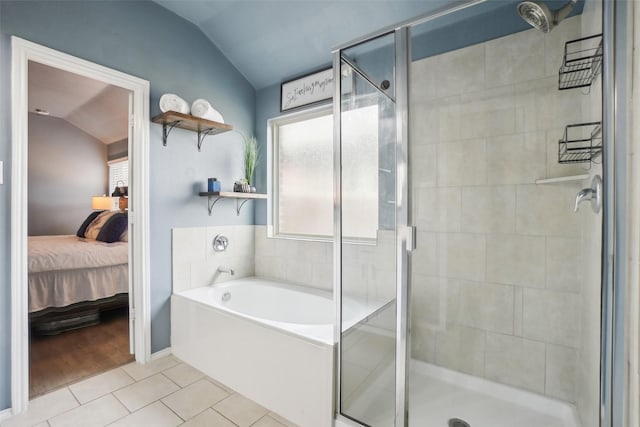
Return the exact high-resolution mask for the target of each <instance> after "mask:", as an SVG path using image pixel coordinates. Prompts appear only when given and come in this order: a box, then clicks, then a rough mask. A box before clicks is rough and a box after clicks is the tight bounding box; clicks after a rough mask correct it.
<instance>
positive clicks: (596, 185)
mask: <svg viewBox="0 0 640 427" xmlns="http://www.w3.org/2000/svg"><path fill="white" fill-rule="evenodd" d="M585 200H590V201H591V209H592V210H593V212H595V213H598V212H600V207H601V206H602V179H601V178H600V175H596V176H594V177H593V180H591V188H583V189H582V190H580V191H579V192H578V194H576V204H575V206H574V208H573V210H574V212H578V206H579V205H580V203H582V202H584V201H585Z"/></svg>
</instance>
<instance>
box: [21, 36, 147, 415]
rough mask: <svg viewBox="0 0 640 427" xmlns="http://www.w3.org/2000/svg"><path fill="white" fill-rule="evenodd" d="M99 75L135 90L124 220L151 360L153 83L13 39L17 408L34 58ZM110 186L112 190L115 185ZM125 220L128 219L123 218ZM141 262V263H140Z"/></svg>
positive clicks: (134, 303)
mask: <svg viewBox="0 0 640 427" xmlns="http://www.w3.org/2000/svg"><path fill="white" fill-rule="evenodd" d="M30 62H33V63H38V64H42V65H44V66H48V67H52V68H54V69H58V70H62V71H65V72H70V73H74V74H77V75H79V76H82V77H87V78H90V79H94V80H95V81H98V82H102V83H104V84H106V85H111V86H113V87H116V88H120V89H122V90H125V91H127V92H130V93H131V96H130V97H129V99H128V103H129V105H128V114H127V117H126V119H127V123H126V126H127V133H128V138H127V139H128V144H127V145H128V163H129V166H130V167H129V172H130V185H129V186H128V196H131V198H130V199H129V200H130V201H131V203H130V204H129V206H128V215H126V219H124V221H125V224H126V227H127V229H128V238H127V240H128V245H127V246H128V260H129V262H128V266H127V270H128V271H127V273H128V277H129V280H128V289H127V291H128V292H127V293H128V295H129V300H130V307H131V308H130V310H129V316H130V317H131V320H132V323H131V326H130V327H129V333H130V335H131V337H132V338H133V342H132V343H131V352H132V353H133V354H134V355H135V359H136V361H137V362H139V363H145V362H146V361H148V360H149V359H150V320H149V237H148V236H149V224H148V218H149V215H148V211H149V201H148V199H149V197H148V187H149V177H148V169H149V167H148V165H149V147H148V146H149V142H148V141H149V127H148V120H149V82H147V81H144V80H141V79H139V78H137V77H133V76H129V75H126V74H124V73H121V72H118V71H115V70H112V69H109V68H106V67H103V66H100V65H97V64H94V63H91V62H88V61H85V60H82V59H79V58H76V57H73V56H70V55H67V54H64V53H61V52H58V51H55V50H52V49H49V48H46V47H44V46H40V45H37V44H35V43H31V42H28V41H26V40H23V39H20V38H17V37H13V38H12V181H11V190H12V191H11V194H12V208H11V233H12V234H11V249H12V250H11V286H12V292H11V294H12V312H11V314H12V350H11V351H12V355H11V356H12V358H11V364H12V373H13V376H12V381H11V386H12V409H13V412H14V414H17V413H20V412H22V411H24V410H25V409H26V407H27V404H28V397H29V386H28V385H29V363H28V361H29V321H28V313H29V292H28V287H27V286H24V284H26V283H28V277H29V276H28V269H27V233H28V231H27V230H28V229H29V227H28V215H27V214H28V211H29V209H28V188H27V182H28V137H29V129H28V111H29V110H28V107H29V106H28V80H29V79H28V77H29V63H30ZM109 191H110V190H109ZM121 221H122V219H121ZM134 266H135V268H134Z"/></svg>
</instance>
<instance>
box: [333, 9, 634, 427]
mask: <svg viewBox="0 0 640 427" xmlns="http://www.w3.org/2000/svg"><path fill="white" fill-rule="evenodd" d="M485 1H486V0H471V1H467V2H465V3H462V4H457V5H456V6H452V7H444V8H442V9H439V10H437V11H435V12H432V13H429V14H426V15H424V16H421V17H418V18H415V19H412V20H408V21H405V22H402V23H400V24H398V25H395V26H392V27H388V28H385V29H382V30H380V31H377V32H374V33H371V34H368V35H365V36H362V37H360V38H357V39H355V40H352V41H350V42H348V43H344V44H342V45H339V46H337V47H335V48H334V50H333V51H332V54H333V70H334V76H340V75H341V71H340V70H341V66H342V61H341V56H342V51H344V50H346V49H349V48H351V47H354V46H356V45H360V44H363V43H366V42H368V41H371V40H373V39H376V38H378V37H382V36H384V35H388V34H391V33H393V34H394V35H395V45H394V48H395V52H394V54H395V76H394V77H395V88H396V99H395V112H396V156H397V157H396V162H397V163H396V194H397V204H396V248H397V252H396V258H397V263H396V331H395V332H396V367H395V368H396V369H395V373H396V376H395V381H396V399H395V426H398V427H401V426H408V423H409V416H408V415H409V412H408V411H409V397H408V383H409V381H408V366H409V357H408V356H409V354H408V351H409V348H410V345H409V344H410V339H411V338H410V334H409V330H408V320H409V293H410V287H409V277H410V276H409V275H410V265H409V263H408V254H409V252H410V251H411V250H412V249H413V248H414V243H415V242H414V228H413V227H412V226H411V225H410V222H409V221H410V217H409V215H410V214H409V212H410V210H409V204H410V198H409V193H408V189H409V184H410V183H409V173H408V171H409V167H410V157H409V140H408V126H409V121H408V118H409V81H410V76H409V69H410V60H411V55H410V52H411V40H410V29H411V28H412V27H415V26H417V25H420V24H423V23H426V22H428V21H432V20H435V19H438V18H441V17H444V16H446V15H449V14H452V13H456V12H459V11H461V10H463V9H466V8H469V7H473V6H475V5H478V4H481V3H484V2H485ZM615 3H616V2H609V1H605V0H603V16H602V21H603V39H604V42H603V67H602V69H603V84H602V87H603V89H602V90H603V95H602V104H603V105H602V107H603V119H602V122H603V179H604V183H605V184H604V185H605V192H604V193H605V194H604V200H603V237H602V258H601V259H602V281H601V296H602V300H601V323H600V325H601V334H600V335H601V357H600V402H599V404H600V409H601V410H600V411H599V412H600V420H599V425H600V427H612V426H613V425H622V424H618V422H619V421H620V417H621V416H623V415H622V414H623V406H624V398H625V394H626V390H625V385H624V383H625V381H624V378H625V377H624V374H625V371H624V369H625V368H624V363H623V362H624V355H625V344H624V318H625V312H624V308H625V306H624V295H625V286H624V278H625V268H626V264H625V262H624V260H623V259H621V258H624V257H621V256H616V257H614V254H616V253H617V252H616V248H618V249H620V248H621V242H620V240H624V239H620V236H625V232H626V228H627V224H626V222H625V221H620V218H618V221H616V208H618V209H617V210H618V212H619V211H620V210H621V208H622V207H623V206H622V205H620V201H619V200H616V199H615V198H614V195H615V189H616V186H617V185H619V184H618V183H619V182H621V183H622V184H623V186H626V180H625V177H624V176H622V175H621V172H620V171H618V172H616V170H617V169H616V168H615V165H616V164H618V165H619V164H620V163H621V162H622V161H623V160H624V158H625V157H624V156H626V145H625V146H623V147H622V148H621V149H619V150H617V151H616V149H615V148H616V144H615V141H616V137H621V138H620V139H622V140H623V141H624V144H626V136H625V135H624V133H623V132H622V130H623V126H624V123H620V116H619V115H620V114H622V112H621V111H619V110H620V105H619V104H617V100H616V97H615V94H616V90H618V86H619V82H618V81H617V80H616V79H617V78H618V79H620V78H621V77H620V76H618V75H617V70H616V55H615V53H616V52H618V49H620V47H619V46H616V35H617V36H618V37H620V36H621V35H622V34H621V33H622V31H620V30H618V29H617V28H616V20H617V19H622V18H621V17H620V16H624V14H623V12H621V11H620V9H616V4H615ZM623 44H624V43H623ZM623 47H624V46H623ZM334 82H335V85H334V97H333V108H334V277H333V280H334V297H335V302H336V326H335V328H334V331H335V336H334V338H335V343H336V345H335V346H334V348H335V369H334V375H335V378H334V384H335V390H334V393H335V408H336V409H335V412H336V415H335V418H336V420H338V421H340V422H342V423H343V424H345V425H354V426H359V425H362V424H360V423H358V422H356V421H355V420H353V419H352V418H350V417H347V416H344V415H343V414H342V412H341V386H340V383H341V381H340V379H341V375H342V370H341V366H340V365H341V363H340V357H341V335H342V328H341V325H342V311H341V310H342V287H341V283H342V218H341V209H342V206H341V190H342V182H341V173H342V169H341V111H342V110H341V107H342V106H341V96H342V85H341V79H340V78H334ZM622 108H623V109H626V107H625V106H622ZM625 171H626V169H625ZM614 271H615V277H614ZM614 423H615V424H614Z"/></svg>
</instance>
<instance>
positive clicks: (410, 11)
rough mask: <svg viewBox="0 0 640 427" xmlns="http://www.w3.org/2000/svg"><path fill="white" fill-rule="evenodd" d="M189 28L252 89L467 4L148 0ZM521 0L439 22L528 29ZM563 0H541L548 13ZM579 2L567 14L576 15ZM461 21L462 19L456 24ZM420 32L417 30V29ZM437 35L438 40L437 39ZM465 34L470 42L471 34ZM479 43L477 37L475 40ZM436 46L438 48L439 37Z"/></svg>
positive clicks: (453, 0)
mask: <svg viewBox="0 0 640 427" xmlns="http://www.w3.org/2000/svg"><path fill="white" fill-rule="evenodd" d="M154 1H155V2H156V3H158V4H160V5H161V6H163V7H165V8H167V9H169V10H171V11H173V12H174V13H175V14H177V15H179V16H181V17H183V18H184V19H186V20H188V21H190V22H191V23H193V24H195V25H196V26H197V27H198V28H200V30H201V31H202V32H203V33H204V34H205V35H206V36H207V37H208V38H209V39H210V40H211V41H212V42H213V43H214V44H215V45H216V46H217V47H218V48H219V49H220V50H221V51H222V53H223V54H224V55H225V56H226V57H227V58H228V59H229V60H230V61H231V63H232V64H233V65H234V66H235V67H236V68H237V69H238V70H239V71H240V72H241V73H242V74H243V75H244V76H245V77H246V78H247V80H248V81H249V82H250V83H251V84H252V85H253V87H254V88H256V89H262V88H264V87H267V86H270V85H273V84H277V83H281V82H282V81H284V80H287V79H288V78H292V77H297V76H299V75H302V74H306V73H309V72H311V71H314V70H316V69H319V68H321V67H324V66H329V65H330V64H331V60H332V57H331V50H332V49H333V48H335V47H336V46H338V45H340V44H343V43H347V42H349V41H351V40H353V39H356V38H359V37H362V36H365V35H367V34H370V33H373V32H376V31H379V30H381V29H384V28H387V27H390V26H392V25H395V24H398V23H401V22H404V21H407V20H410V19H413V18H416V17H419V16H422V15H426V14H428V13H431V12H434V11H437V10H441V9H444V8H447V7H451V6H454V5H462V4H465V3H470V0H419V1H415V0H154ZM519 1H521V0H486V1H485V2H476V3H481V4H478V5H477V6H474V7H473V8H470V9H466V10H465V11H464V12H461V13H456V14H455V15H454V16H447V17H445V18H442V19H439V20H438V22H437V23H434V25H433V26H429V27H430V28H432V29H435V28H437V27H440V28H441V27H442V26H448V25H451V24H453V23H454V22H458V23H460V24H461V25H460V26H451V27H450V28H451V31H450V32H449V33H446V34H445V37H447V38H454V39H458V40H460V39H461V38H464V34H462V35H461V33H465V32H467V31H468V30H469V29H475V30H476V32H479V33H482V34H483V35H484V36H487V35H488V36H491V37H501V36H503V35H505V34H510V33H513V32H516V31H522V30H525V29H528V28H531V27H529V26H528V25H527V24H526V23H525V22H524V21H523V20H522V19H521V18H520V17H519V16H518V14H517V12H516V4H517V3H518V2H519ZM567 1H568V0H544V3H546V4H547V6H548V7H549V8H550V9H552V10H554V9H558V8H560V7H562V6H563V5H564V4H566V3H567ZM583 5H584V0H578V4H577V5H576V7H575V8H574V11H573V13H572V14H575V13H580V12H581V11H582V7H583ZM461 21H465V22H464V23H462V22H461ZM423 30H424V28H423ZM443 34H444V33H443V32H442V31H441V32H440V33H439V35H438V37H442V36H443ZM468 37H475V35H474V34H471V35H469V36H468ZM480 41H483V40H477V41H475V42H480ZM437 43H440V44H442V40H438V41H437Z"/></svg>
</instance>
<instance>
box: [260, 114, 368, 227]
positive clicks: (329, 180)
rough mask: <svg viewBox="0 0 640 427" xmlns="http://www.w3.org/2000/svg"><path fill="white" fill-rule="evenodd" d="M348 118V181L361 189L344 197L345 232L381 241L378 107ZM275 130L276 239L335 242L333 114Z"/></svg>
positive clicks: (290, 121)
mask: <svg viewBox="0 0 640 427" xmlns="http://www.w3.org/2000/svg"><path fill="white" fill-rule="evenodd" d="M343 117H344V118H343V120H346V121H345V126H344V127H343V163H344V164H345V165H346V166H345V170H344V174H343V175H344V176H343V179H346V180H347V181H348V182H350V183H352V184H353V185H354V188H358V191H357V192H356V191H353V192H350V191H348V190H344V192H343V229H344V231H345V236H346V237H352V238H359V239H362V238H364V239H371V238H375V237H376V231H377V228H378V175H377V173H378V140H377V134H378V131H377V129H378V108H377V106H375V105H374V106H370V107H365V108H361V109H357V110H352V111H349V112H346V113H344V115H343ZM348 123H349V124H350V125H347V124H348ZM356 124H357V125H356ZM272 126H273V128H272V132H273V135H274V165H273V166H274V168H273V173H274V177H273V178H274V187H273V188H274V189H276V193H275V198H274V226H275V228H276V234H278V235H292V236H310V237H321V238H330V237H331V236H333V114H332V112H331V110H330V109H327V110H325V111H321V112H319V113H318V112H314V113H307V114H301V115H299V116H296V117H295V118H294V119H291V118H289V119H287V120H286V121H283V122H277V121H276V123H275V124H272ZM363 129H365V130H366V132H363ZM363 189H364V190H363Z"/></svg>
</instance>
